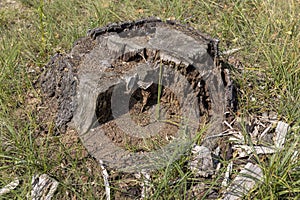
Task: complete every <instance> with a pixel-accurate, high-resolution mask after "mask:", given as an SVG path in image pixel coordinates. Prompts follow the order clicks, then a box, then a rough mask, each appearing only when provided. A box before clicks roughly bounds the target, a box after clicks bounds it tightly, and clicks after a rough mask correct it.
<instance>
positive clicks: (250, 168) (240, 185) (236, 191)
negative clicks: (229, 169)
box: [222, 163, 263, 200]
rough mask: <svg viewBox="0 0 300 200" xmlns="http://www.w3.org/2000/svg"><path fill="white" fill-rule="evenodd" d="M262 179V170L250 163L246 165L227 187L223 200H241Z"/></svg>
mask: <svg viewBox="0 0 300 200" xmlns="http://www.w3.org/2000/svg"><path fill="white" fill-rule="evenodd" d="M262 177H263V171H262V169H261V168H260V167H259V166H258V165H256V164H252V163H247V164H246V166H245V167H244V168H243V169H242V170H241V172H240V173H239V174H238V175H237V177H235V178H234V179H233V181H232V182H231V184H230V186H229V187H228V189H227V191H226V193H225V195H224V197H223V198H222V199H223V200H237V199H242V197H243V196H245V195H246V194H247V193H248V192H249V191H250V190H251V189H252V188H253V187H254V186H255V185H256V184H257V182H261V181H262Z"/></svg>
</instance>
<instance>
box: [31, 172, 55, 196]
mask: <svg viewBox="0 0 300 200" xmlns="http://www.w3.org/2000/svg"><path fill="white" fill-rule="evenodd" d="M31 185H32V190H31V199H32V200H50V199H52V197H53V195H54V192H55V191H56V189H57V186H58V182H57V181H56V180H54V179H53V178H51V177H49V176H48V175H47V174H42V175H34V176H33V177H32V181H31Z"/></svg>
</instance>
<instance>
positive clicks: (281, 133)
mask: <svg viewBox="0 0 300 200" xmlns="http://www.w3.org/2000/svg"><path fill="white" fill-rule="evenodd" d="M288 130H289V125H288V124H287V123H285V122H282V121H279V122H278V124H277V127H276V131H275V132H276V136H275V140H274V143H275V147H277V148H279V149H281V148H283V146H284V142H285V137H286V134H287V132H288Z"/></svg>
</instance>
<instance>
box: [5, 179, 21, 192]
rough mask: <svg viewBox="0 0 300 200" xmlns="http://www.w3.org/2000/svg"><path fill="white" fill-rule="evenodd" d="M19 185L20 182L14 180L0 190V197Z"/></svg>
mask: <svg viewBox="0 0 300 200" xmlns="http://www.w3.org/2000/svg"><path fill="white" fill-rule="evenodd" d="M19 184H20V181H19V180H18V179H15V180H14V181H12V182H10V183H9V184H7V185H6V186H4V187H3V188H1V189H0V196H2V195H4V194H7V193H9V192H10V191H12V190H14V189H15V188H16V187H18V185H19Z"/></svg>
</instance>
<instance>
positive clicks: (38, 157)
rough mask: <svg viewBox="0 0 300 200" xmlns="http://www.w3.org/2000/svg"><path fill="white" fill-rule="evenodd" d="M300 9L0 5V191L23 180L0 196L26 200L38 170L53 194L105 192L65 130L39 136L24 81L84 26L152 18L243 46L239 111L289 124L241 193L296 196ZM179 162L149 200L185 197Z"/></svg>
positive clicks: (177, 1)
mask: <svg viewBox="0 0 300 200" xmlns="http://www.w3.org/2000/svg"><path fill="white" fill-rule="evenodd" d="M4 2H5V1H4ZM299 11H300V2H299V1H297V0H287V1H281V0H274V1H263V0H252V1H248V0H246V1H233V0H225V1H217V0H209V1H204V0H197V1H196V0H194V1H193V0H171V1H168V0H153V1H144V0H139V1H137V0H124V1H120V0H115V1H105V0H102V1H92V0H88V1H75V0H65V1H58V0H49V1H43V0H41V1H37V0H35V1H28V0H21V1H16V4H14V5H13V6H12V5H9V4H6V5H5V6H4V7H0V141H1V143H0V144H1V145H0V188H1V187H2V186H4V185H6V184H8V183H9V182H10V181H12V180H13V179H14V178H15V177H18V178H19V179H20V180H22V183H21V185H20V186H19V187H18V188H17V189H16V190H14V191H12V192H11V193H9V194H7V195H5V196H3V197H0V198H6V199H25V198H26V194H27V193H28V192H29V191H30V182H31V177H32V175H33V174H35V173H37V172H38V173H47V174H49V175H51V176H52V177H54V178H56V179H57V180H58V181H59V182H60V185H59V189H58V192H57V193H56V196H55V197H54V199H71V198H74V196H76V197H77V199H101V198H104V187H103V181H102V177H101V169H100V167H98V165H97V162H96V161H95V160H94V159H92V158H90V157H89V156H86V155H82V154H83V152H84V151H83V149H84V148H83V146H82V145H81V143H80V141H78V140H77V139H73V140H72V141H73V143H72V144H69V143H68V142H66V140H65V139H64V137H67V136H63V135H61V136H56V135H53V133H52V132H51V122H49V125H48V126H49V127H50V129H49V130H50V131H49V134H47V135H40V134H39V126H40V124H38V123H37V119H36V118H37V115H36V112H35V111H34V109H33V108H34V105H35V104H34V103H32V102H33V101H39V100H40V97H39V96H38V91H35V90H34V88H33V87H32V85H33V82H34V81H35V80H36V78H37V77H36V76H37V74H38V73H39V69H40V68H41V67H42V66H44V65H45V64H46V63H47V62H48V61H49V59H50V57H51V55H54V54H55V53H56V52H61V53H64V52H68V51H69V50H70V49H71V47H72V44H73V43H74V42H75V41H76V39H78V38H79V37H82V36H85V34H86V31H87V30H88V29H91V28H94V27H99V26H103V25H105V24H107V23H108V22H114V21H121V20H134V19H138V18H142V17H145V16H159V17H161V18H162V19H166V18H175V19H176V20H178V21H180V22H182V23H189V24H190V25H191V26H193V27H195V28H197V29H199V30H201V31H203V32H206V33H208V34H210V35H212V36H213V37H218V38H219V39H220V41H221V43H220V47H221V50H228V49H232V48H236V47H243V49H242V50H240V51H239V52H238V53H236V54H235V58H238V59H239V60H240V61H241V63H242V64H243V69H242V72H241V71H238V70H236V69H233V71H232V73H233V76H234V79H235V80H236V81H237V83H238V84H239V88H240V90H239V91H240V110H239V112H240V113H241V114H242V115H249V114H250V115H260V114H262V113H264V112H270V111H274V112H277V113H278V115H279V116H278V118H279V119H282V120H284V121H286V122H288V123H290V124H291V125H293V131H292V132H293V135H292V134H290V136H289V139H288V142H286V145H285V149H284V150H283V151H281V152H280V153H278V154H275V155H273V156H271V158H270V160H269V161H268V162H267V163H261V165H262V167H263V169H264V172H265V174H266V176H265V177H264V180H265V182H264V183H263V184H262V185H260V187H258V188H256V189H255V190H253V191H252V192H251V193H250V194H249V195H248V197H247V198H249V199H250V198H251V199H253V198H254V199H299V198H300V191H299V188H300V182H299V179H300V172H299V167H300V162H299V160H296V161H295V162H291V158H292V154H293V152H294V151H295V150H298V151H299V141H298V139H297V136H299V126H300V27H299V26H300V22H299V19H300V12H299ZM33 70H34V71H35V72H33ZM183 159H184V158H183ZM181 162H182V161H178V162H176V163H174V164H173V165H171V166H169V167H167V168H166V169H163V170H162V171H160V172H157V174H156V175H155V176H154V178H153V180H152V181H153V183H152V184H153V189H155V192H154V194H153V196H152V197H149V198H150V199H154V198H157V199H172V198H173V199H181V198H184V197H183V196H182V194H183V193H185V192H186V189H187V188H188V185H189V184H191V183H192V182H193V181H197V180H192V178H191V175H190V174H188V173H187V172H186V171H184V169H183V166H184V165H183V164H182V163H181ZM172 180H177V182H175V183H174V184H175V185H174V184H173V185H170V182H172ZM112 184H113V185H114V183H112ZM212 185H214V184H212ZM113 190H119V189H118V187H115V188H114V189H113Z"/></svg>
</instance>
